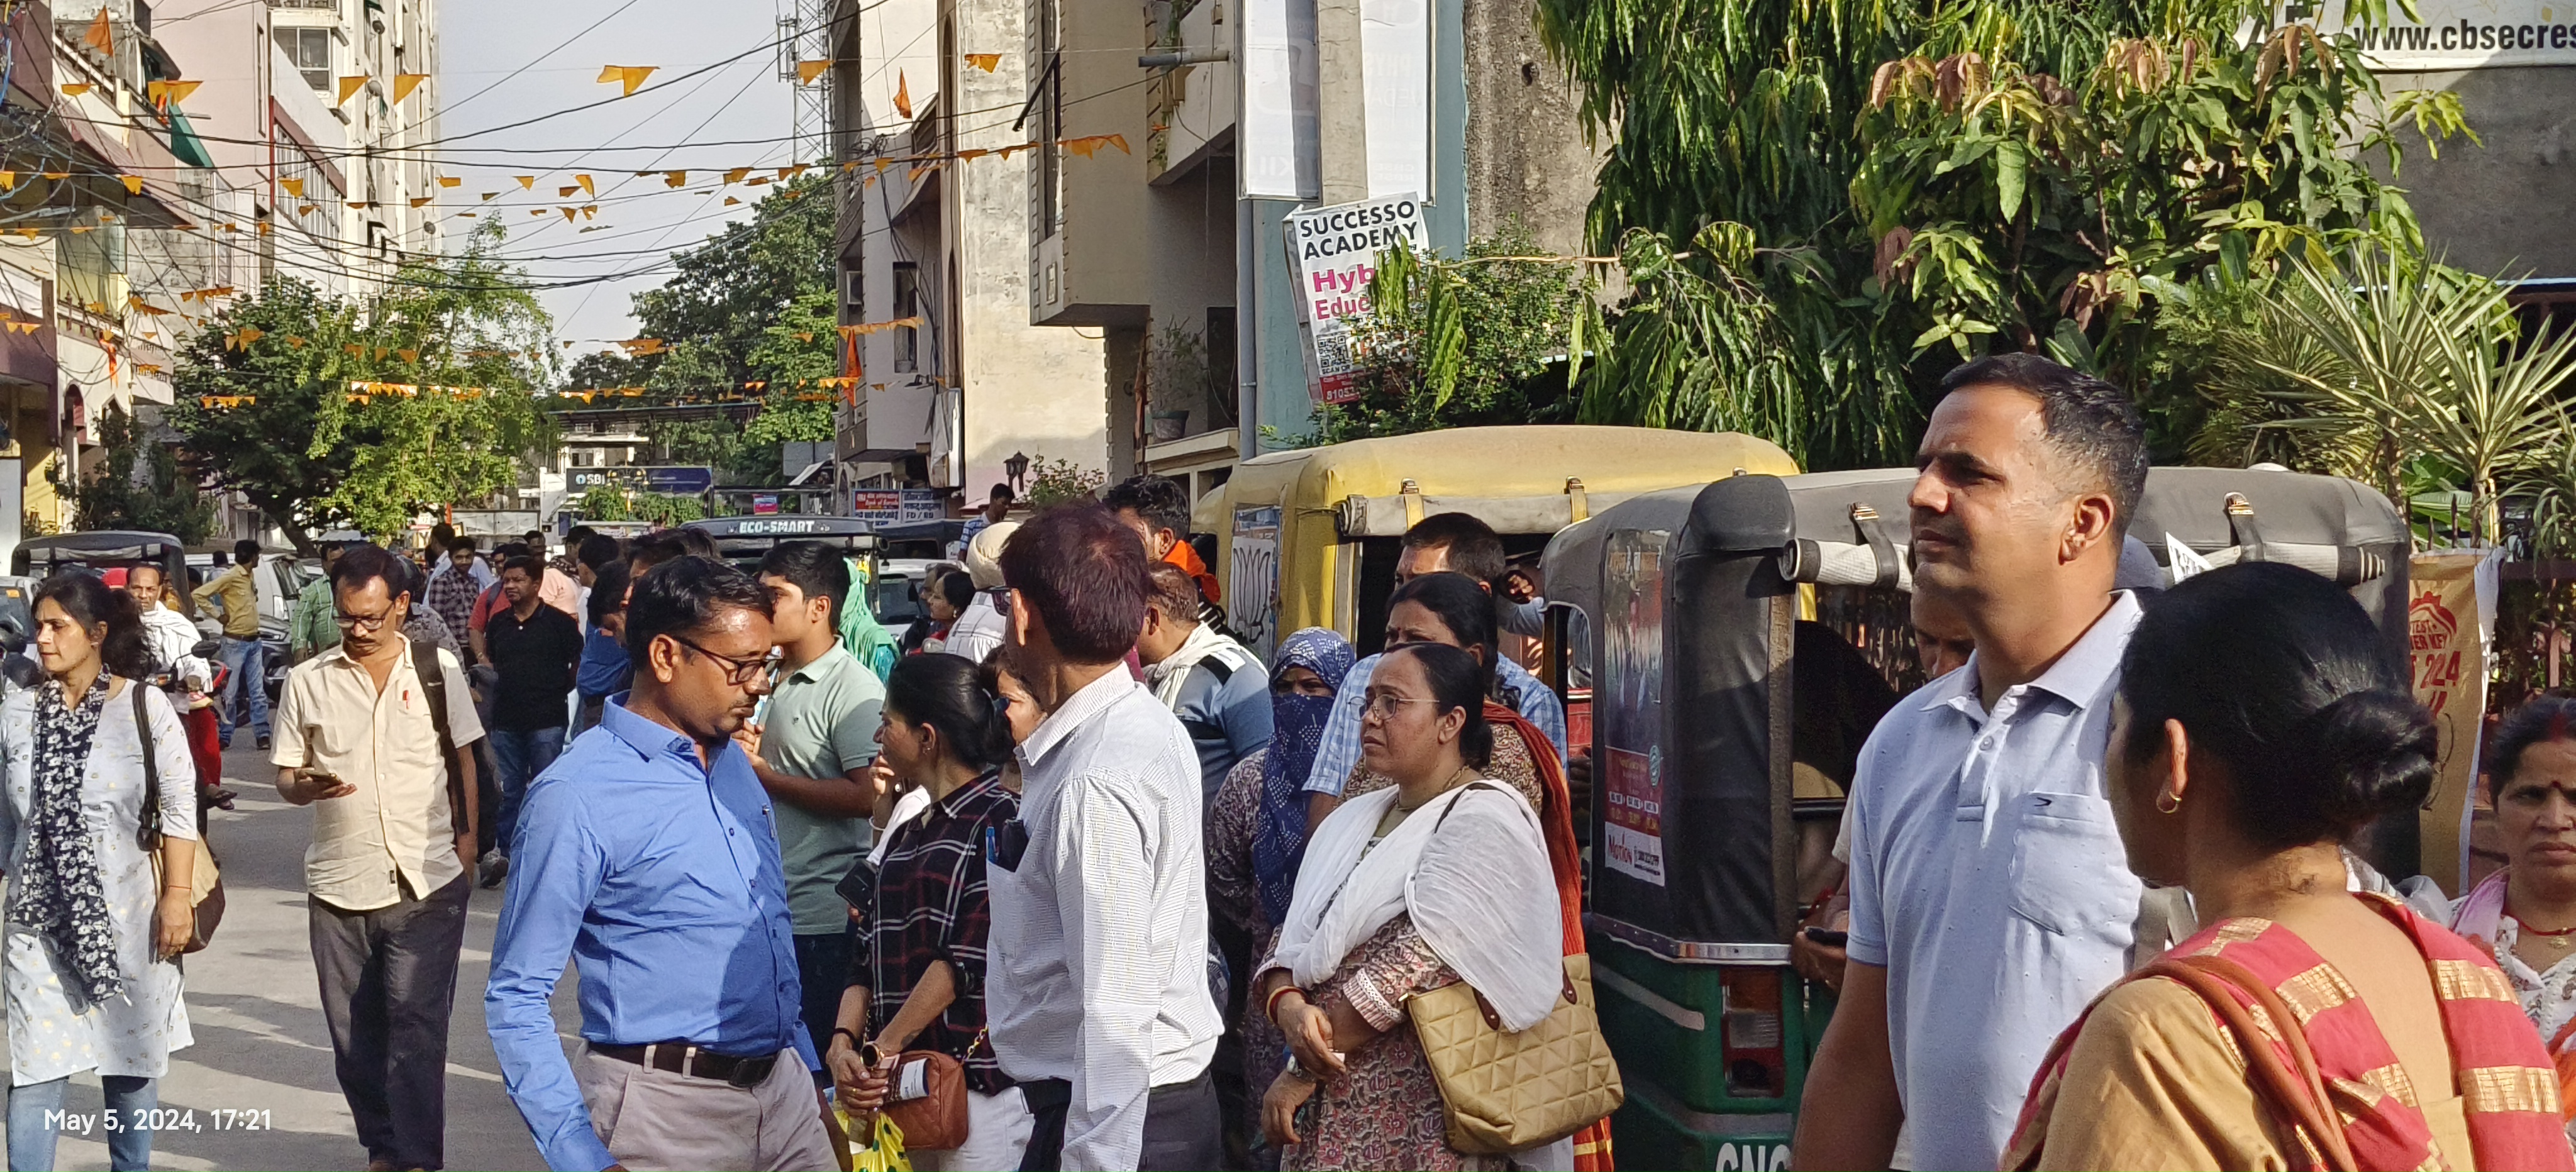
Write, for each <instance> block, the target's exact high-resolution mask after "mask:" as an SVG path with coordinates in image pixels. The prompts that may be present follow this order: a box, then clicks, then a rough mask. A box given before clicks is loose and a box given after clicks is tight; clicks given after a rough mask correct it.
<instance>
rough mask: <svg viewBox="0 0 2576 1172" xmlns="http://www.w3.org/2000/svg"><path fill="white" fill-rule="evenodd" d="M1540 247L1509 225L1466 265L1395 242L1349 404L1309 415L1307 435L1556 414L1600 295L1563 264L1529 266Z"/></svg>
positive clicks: (1355, 335)
mask: <svg viewBox="0 0 2576 1172" xmlns="http://www.w3.org/2000/svg"><path fill="white" fill-rule="evenodd" d="M1539 251H1540V250H1539V246H1538V239H1537V237H1536V236H1534V235H1532V234H1531V233H1530V231H1529V229H1528V228H1527V227H1526V226H1524V225H1522V224H1521V223H1520V222H1518V221H1517V220H1515V221H1513V222H1511V223H1508V224H1506V225H1505V226H1504V227H1503V228H1502V230H1500V231H1498V232H1496V233H1494V234H1493V235H1491V236H1488V237H1485V238H1483V239H1481V240H1476V241H1473V242H1471V243H1470V244H1469V245H1468V246H1467V255H1466V257H1465V258H1464V259H1463V260H1459V261H1454V262H1447V263H1443V262H1441V261H1438V260H1436V259H1433V258H1430V257H1425V256H1422V255H1420V254H1417V253H1415V252H1413V251H1412V250H1411V249H1410V248H1409V247H1407V246H1404V245H1401V244H1399V245H1398V246H1397V247H1396V249H1395V250H1394V251H1393V252H1389V253H1385V254H1382V255H1380V256H1379V257H1378V264H1377V271H1376V275H1375V276H1373V277H1372V278H1371V279H1370V283H1369V303H1370V306H1371V309H1370V311H1369V312H1368V313H1366V314H1363V315H1362V316H1361V317H1360V319H1359V321H1358V323H1357V324H1356V326H1355V328H1354V329H1353V331H1352V336H1351V340H1352V349H1353V352H1354V354H1355V355H1357V356H1358V358H1359V360H1360V377H1359V388H1358V389H1359V394H1358V397H1357V398H1355V399H1353V400H1352V401H1351V402H1348V403H1339V404H1327V405H1325V406H1323V407H1320V408H1318V409H1317V410H1316V413H1315V424H1316V426H1315V431H1314V433H1313V434H1312V435H1310V436H1308V437H1305V439H1306V440H1308V441H1311V442H1315V443H1340V442H1342V441H1344V440H1354V439H1365V438H1368V437H1371V436H1381V435H1401V434H1405V433H1408V432H1416V431H1428V430H1431V429H1434V428H1440V427H1462V426H1474V425H1477V424H1493V423H1540V422H1548V421H1552V420H1558V419H1562V418H1564V417H1565V416H1566V415H1567V414H1568V409H1569V407H1570V404H1569V403H1568V401H1567V399H1566V396H1565V378H1564V371H1565V369H1566V367H1565V358H1566V354H1567V351H1568V347H1569V345H1570V344H1571V342H1572V341H1573V339H1574V338H1575V336H1576V331H1577V329H1578V323H1579V322H1580V321H1581V320H1582V319H1583V317H1584V316H1585V315H1586V314H1588V313H1590V312H1592V311H1591V309H1590V299H1591V297H1592V296H1593V295H1594V293H1595V292H1597V288H1596V285H1595V283H1594V282H1592V281H1591V280H1589V279H1586V278H1585V277H1584V276H1583V274H1582V273H1581V272H1580V271H1579V270H1577V269H1575V268H1574V267H1572V266H1570V265H1566V264H1561V263H1557V262H1555V261H1552V260H1532V259H1528V258H1530V257H1532V256H1534V255H1536V254H1537V253H1538V252H1539Z"/></svg>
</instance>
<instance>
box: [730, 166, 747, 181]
mask: <svg viewBox="0 0 2576 1172" xmlns="http://www.w3.org/2000/svg"><path fill="white" fill-rule="evenodd" d="M749 174H751V168H749V167H736V168H734V169H733V170H730V171H727V172H725V182H727V183H740V182H742V177H743V176H745V175H749Z"/></svg>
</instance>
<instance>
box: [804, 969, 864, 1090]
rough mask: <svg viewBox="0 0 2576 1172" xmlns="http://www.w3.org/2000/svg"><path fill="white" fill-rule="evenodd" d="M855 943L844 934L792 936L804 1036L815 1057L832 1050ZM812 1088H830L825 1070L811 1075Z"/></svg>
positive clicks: (829, 1077) (829, 1072)
mask: <svg viewBox="0 0 2576 1172" xmlns="http://www.w3.org/2000/svg"><path fill="white" fill-rule="evenodd" d="M857 950H858V943H857V942H856V941H854V940H852V939H851V938H850V934H849V933H848V932H834V933H830V934H828V935H817V936H804V935H799V936H798V937H796V977H797V980H798V981H800V982H802V984H803V986H804V988H803V995H804V1004H803V1005H801V1006H799V1007H798V1011H799V1012H798V1016H800V1017H802V1018H804V1019H805V1034H806V1036H807V1037H809V1038H812V1039H813V1040H814V1053H815V1055H816V1056H817V1057H819V1056H821V1055H822V1054H823V1052H824V1051H827V1050H830V1049H831V1048H832V1023H833V1022H835V1021H838V1020H839V1019H840V1016H841V991H842V990H844V989H847V988H849V986H850V954H851V953H853V952H855V951H857ZM814 1085H815V1086H818V1087H828V1086H830V1085H832V1072H831V1071H830V1070H829V1069H824V1070H818V1071H815V1072H814Z"/></svg>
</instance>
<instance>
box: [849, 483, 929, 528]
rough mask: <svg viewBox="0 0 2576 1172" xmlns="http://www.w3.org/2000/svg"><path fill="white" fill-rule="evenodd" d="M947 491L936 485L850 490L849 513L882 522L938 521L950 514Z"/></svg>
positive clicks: (866, 519)
mask: <svg viewBox="0 0 2576 1172" xmlns="http://www.w3.org/2000/svg"><path fill="white" fill-rule="evenodd" d="M946 496H947V493H946V491H945V490H943V489H936V488H862V489H856V490H853V491H852V492H851V493H850V516H851V517H853V518H856V519H858V520H861V521H870V522H874V523H876V524H879V525H901V524H903V523H905V522H907V521H936V520H938V519H940V518H941V517H944V516H947V515H948V506H947V502H946V501H945V499H943V498H945V497H946Z"/></svg>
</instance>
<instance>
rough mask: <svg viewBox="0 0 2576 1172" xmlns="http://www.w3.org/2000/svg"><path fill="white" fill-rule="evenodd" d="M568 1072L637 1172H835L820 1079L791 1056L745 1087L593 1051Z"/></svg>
mask: <svg viewBox="0 0 2576 1172" xmlns="http://www.w3.org/2000/svg"><path fill="white" fill-rule="evenodd" d="M572 1070H573V1079H574V1081H576V1082H578V1083H580V1084H581V1098H582V1102H584V1103H586V1104H588V1105H589V1107H590V1122H591V1126H592V1127H594V1128H596V1129H598V1131H599V1139H600V1142H601V1143H604V1144H607V1145H608V1151H609V1154H611V1155H614V1156H616V1157H617V1162H618V1163H620V1164H623V1165H625V1166H626V1167H628V1168H632V1169H635V1172H654V1170H661V1172H691V1170H698V1172H703V1170H704V1169H710V1168H721V1169H729V1170H736V1172H839V1168H840V1166H841V1165H840V1162H839V1161H838V1160H835V1159H833V1157H832V1144H831V1141H830V1140H829V1139H828V1138H826V1137H825V1135H824V1132H823V1115H822V1108H821V1107H820V1106H819V1105H817V1104H816V1103H815V1101H814V1076H813V1074H812V1073H811V1072H809V1071H807V1070H806V1069H805V1063H804V1061H803V1060H801V1059H799V1058H797V1057H796V1051H794V1050H787V1051H785V1052H783V1053H781V1054H780V1055H779V1056H778V1067H777V1069H775V1070H772V1071H770V1072H769V1077H768V1078H767V1079H766V1080H764V1081H762V1082H761V1084H760V1085H759V1086H756V1087H751V1088H748V1089H743V1088H737V1087H734V1086H731V1085H728V1084H726V1083H723V1082H719V1081H717V1080H715V1079H711V1078H695V1077H692V1076H689V1075H685V1074H674V1073H672V1072H670V1071H667V1070H649V1069H646V1068H644V1067H642V1066H638V1065H636V1064H634V1063H632V1062H620V1061H618V1060H617V1059H614V1058H610V1057H606V1056H604V1055H601V1054H596V1053H593V1052H592V1051H591V1049H590V1047H589V1046H588V1045H587V1044H585V1045H583V1046H582V1048H581V1050H580V1051H579V1052H577V1053H575V1054H574V1055H573V1061H572Z"/></svg>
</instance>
